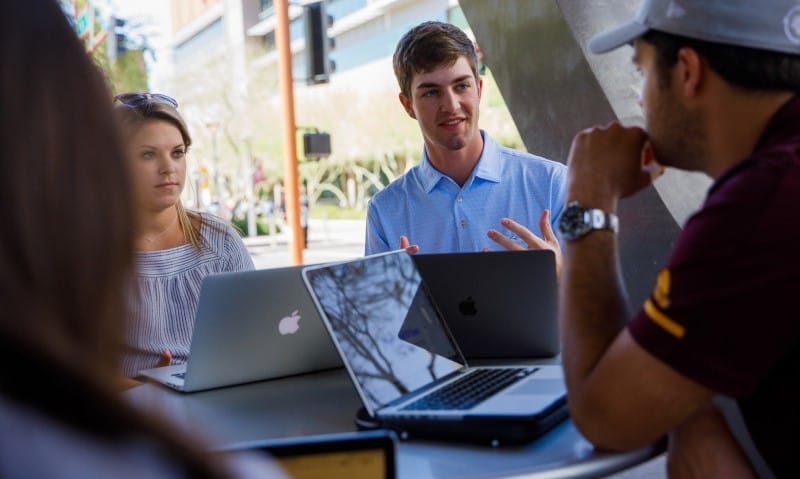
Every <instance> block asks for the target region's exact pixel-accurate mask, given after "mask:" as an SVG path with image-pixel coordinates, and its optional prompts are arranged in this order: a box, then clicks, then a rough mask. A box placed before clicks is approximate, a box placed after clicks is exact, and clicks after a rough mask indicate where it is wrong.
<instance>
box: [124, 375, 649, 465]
mask: <svg viewBox="0 0 800 479" xmlns="http://www.w3.org/2000/svg"><path fill="white" fill-rule="evenodd" d="M125 396H126V397H127V398H128V399H129V400H131V401H132V402H133V403H134V404H136V405H137V406H139V407H143V408H145V409H147V410H152V411H160V412H162V413H163V414H166V415H167V416H168V417H169V418H171V420H173V421H175V422H176V423H177V424H178V425H179V426H182V427H185V428H187V429H189V430H196V431H197V433H198V434H203V435H205V436H206V438H207V439H208V441H209V442H210V443H211V445H212V446H214V447H232V446H241V445H246V444H247V443H251V442H252V443H256V442H259V441H264V440H269V439H281V438H290V437H298V436H314V435H324V434H333V433H341V432H351V431H356V430H357V428H356V426H355V424H354V422H353V418H354V415H355V412H356V410H357V409H358V408H359V407H360V406H361V403H360V401H359V399H358V396H357V394H356V392H355V389H354V387H353V385H352V383H351V382H350V379H349V377H348V376H347V373H346V372H345V370H344V369H336V370H329V371H322V372H318V373H312V374H305V375H300V376H293V377H289V378H282V379H273V380H269V381H261V382H257V383H250V384H244V385H238V386H232V387H227V388H221V389H213V390H209V391H203V392H197V393H191V394H182V393H178V392H175V391H172V390H170V389H167V388H165V387H162V386H160V385H156V384H143V385H141V386H137V387H135V388H133V389H130V390H128V391H127V392H126V393H125ZM660 452H661V448H660V447H659V446H655V445H654V446H650V447H645V448H642V449H637V450H634V451H630V452H625V453H614V452H603V451H597V450H595V449H594V448H593V446H592V445H591V444H590V443H589V442H588V441H586V439H584V438H583V437H582V436H581V435H580V433H578V431H577V430H576V429H575V426H574V425H573V423H572V421H570V420H569V419H568V420H566V421H564V422H562V423H561V424H560V425H558V426H556V427H555V428H554V429H552V430H551V431H549V432H548V433H546V434H545V435H543V436H542V437H540V438H539V439H537V440H536V441H534V442H532V443H529V444H526V445H523V446H514V447H510V446H505V447H504V446H501V447H490V446H488V445H487V446H481V445H470V444H459V443H449V442H435V441H423V440H413V439H412V440H406V441H398V443H397V473H398V477H399V478H419V479H424V478H489V477H525V478H531V479H533V478H560V477H570V478H581V477H602V476H605V475H608V474H612V473H614V472H617V471H620V470H623V469H626V468H629V467H632V466H634V465H636V464H639V463H641V462H643V461H646V460H647V459H649V458H651V457H653V456H655V455H656V454H658V453H660Z"/></svg>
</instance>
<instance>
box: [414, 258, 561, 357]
mask: <svg viewBox="0 0 800 479" xmlns="http://www.w3.org/2000/svg"><path fill="white" fill-rule="evenodd" d="M413 259H414V262H415V263H416V265H417V268H418V269H419V272H420V275H422V280H423V281H424V282H425V286H426V287H427V288H428V291H430V293H431V296H433V301H434V303H436V306H437V307H438V308H439V311H441V312H442V316H443V317H444V320H445V322H446V323H447V326H448V327H449V328H450V331H452V333H453V336H454V337H455V339H456V342H457V343H458V346H459V348H460V349H461V352H462V353H463V354H464V356H465V357H466V358H468V359H477V358H540V357H552V356H555V355H557V354H558V352H559V350H560V347H559V344H560V343H559V336H558V292H557V289H556V262H555V255H554V254H553V252H552V251H549V250H523V251H497V252H489V253H482V252H477V253H441V254H417V255H414V256H413Z"/></svg>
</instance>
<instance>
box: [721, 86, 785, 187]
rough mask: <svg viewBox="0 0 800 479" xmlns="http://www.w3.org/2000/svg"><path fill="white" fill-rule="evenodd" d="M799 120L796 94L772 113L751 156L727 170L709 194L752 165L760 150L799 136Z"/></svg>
mask: <svg viewBox="0 0 800 479" xmlns="http://www.w3.org/2000/svg"><path fill="white" fill-rule="evenodd" d="M798 122H800V96H798V95H795V96H793V97H792V98H791V99H790V100H789V101H787V102H786V103H785V104H784V105H783V106H781V107H780V108H778V110H777V111H776V112H775V114H774V115H772V118H771V119H770V121H769V122H768V123H767V126H766V128H765V129H764V131H763V132H762V133H761V137H760V138H759V140H758V142H757V143H756V147H755V149H754V150H753V152H752V153H751V154H750V156H748V157H747V158H745V159H744V160H743V161H741V162H739V163H737V164H735V165H733V166H731V167H730V168H728V169H727V170H725V171H724V172H723V173H722V174H721V175H720V176H719V178H717V179H716V181H714V183H713V184H712V185H711V188H709V190H708V195H711V193H712V192H713V191H714V190H716V189H717V188H718V187H719V186H720V185H721V184H723V183H725V182H726V181H727V180H728V179H729V178H731V177H733V176H735V175H736V174H737V173H738V172H739V171H741V170H742V169H744V168H747V167H749V166H750V165H752V164H753V163H754V161H756V160H755V159H754V158H756V157H757V154H758V152H759V151H760V150H762V149H767V148H769V147H770V146H772V145H774V144H779V143H781V142H785V141H788V140H789V139H790V138H792V137H794V136H798V134H797V126H796V125H797V124H798Z"/></svg>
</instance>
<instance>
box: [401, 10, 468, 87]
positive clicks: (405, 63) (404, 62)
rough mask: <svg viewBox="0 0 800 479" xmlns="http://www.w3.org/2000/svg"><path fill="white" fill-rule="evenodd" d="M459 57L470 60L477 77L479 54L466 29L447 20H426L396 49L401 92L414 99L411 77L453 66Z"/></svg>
mask: <svg viewBox="0 0 800 479" xmlns="http://www.w3.org/2000/svg"><path fill="white" fill-rule="evenodd" d="M459 57H464V58H466V59H467V61H468V62H469V66H470V68H471V69H472V74H473V75H474V76H475V80H476V81H477V80H478V54H477V53H476V52H475V45H474V44H473V43H472V40H470V39H469V37H468V36H467V34H466V33H464V31H463V30H461V29H460V28H458V27H456V26H455V25H451V24H449V23H444V22H424V23H421V24H419V25H417V26H416V27H414V28H412V29H411V30H409V31H408V32H407V33H406V34H405V35H403V38H401V39H400V42H398V44H397V49H396V50H395V52H394V57H393V58H392V63H393V65H394V74H395V76H396V77H397V83H398V84H399V85H400V91H401V92H402V93H403V95H405V96H406V97H408V98H411V80H412V78H414V74H415V73H424V72H430V71H433V70H435V69H436V68H438V67H440V66H442V65H452V64H453V63H455V62H456V61H457V60H458V58H459Z"/></svg>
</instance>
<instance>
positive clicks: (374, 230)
mask: <svg viewBox="0 0 800 479" xmlns="http://www.w3.org/2000/svg"><path fill="white" fill-rule="evenodd" d="M390 249H391V248H390V247H389V242H388V241H387V240H386V237H385V233H384V232H383V228H382V227H381V222H380V218H379V217H378V208H377V207H376V206H375V203H374V201H370V202H369V205H368V206H367V231H366V238H365V239H364V254H365V255H371V254H377V253H383V252H385V251H389V250H390Z"/></svg>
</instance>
